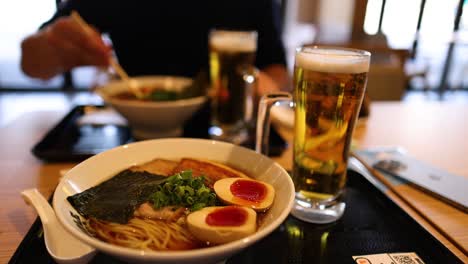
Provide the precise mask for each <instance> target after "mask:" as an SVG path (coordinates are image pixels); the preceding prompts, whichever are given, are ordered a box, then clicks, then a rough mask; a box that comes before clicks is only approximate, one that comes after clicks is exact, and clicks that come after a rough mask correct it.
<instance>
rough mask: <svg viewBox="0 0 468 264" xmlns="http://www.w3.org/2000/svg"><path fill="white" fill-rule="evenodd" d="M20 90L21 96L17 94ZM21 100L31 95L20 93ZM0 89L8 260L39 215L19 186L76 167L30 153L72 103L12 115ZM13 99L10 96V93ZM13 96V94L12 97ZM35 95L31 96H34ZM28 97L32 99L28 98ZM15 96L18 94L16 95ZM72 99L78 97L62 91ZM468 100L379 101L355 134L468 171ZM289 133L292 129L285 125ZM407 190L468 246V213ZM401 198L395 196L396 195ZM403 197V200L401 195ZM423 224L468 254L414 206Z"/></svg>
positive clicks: (0, 242) (0, 244)
mask: <svg viewBox="0 0 468 264" xmlns="http://www.w3.org/2000/svg"><path fill="white" fill-rule="evenodd" d="M15 96H16V97H15ZM15 96H13V98H14V100H17V105H20V104H21V100H24V99H25V98H29V97H27V96H22V95H15ZM2 98H3V99H5V96H4V95H0V135H1V137H0V146H1V148H0V157H1V158H0V171H1V177H0V186H1V188H0V200H1V201H2V202H1V203H2V206H1V207H0V208H1V209H0V210H1V211H0V263H6V262H8V260H9V259H10V257H11V256H12V254H13V253H14V251H15V249H16V248H17V247H18V245H19V243H20V242H21V240H22V239H23V237H24V236H25V235H26V233H27V232H28V230H29V228H30V226H31V225H32V223H33V221H34V220H35V218H36V214H35V212H34V211H33V209H31V208H30V207H29V206H27V205H25V203H24V202H23V200H22V199H21V197H20V195H19V193H20V191H22V190H24V189H27V188H38V189H39V191H40V192H41V193H43V194H44V195H45V196H49V195H50V194H52V192H53V191H54V188H55V186H56V184H57V183H58V179H59V172H60V170H62V169H67V168H70V167H72V166H73V165H74V164H73V163H43V162H42V161H40V160H37V159H36V158H35V157H34V156H33V155H32V154H31V151H30V150H31V148H32V146H34V144H35V143H37V142H38V141H39V140H40V139H41V138H42V136H43V135H44V134H45V133H46V132H47V131H48V130H49V129H50V128H51V127H52V126H53V125H54V124H55V123H56V122H58V121H59V120H60V119H61V118H62V117H63V116H64V115H65V114H66V113H67V111H68V110H69V109H70V106H69V105H67V104H63V105H60V106H59V107H57V106H56V107H55V108H54V110H53V111H45V110H41V111H34V109H25V108H27V105H28V104H27V103H25V104H24V105H23V108H21V109H20V110H21V111H22V112H23V114H18V115H13V116H14V117H15V118H13V119H12V120H7V121H8V122H6V121H5V120H4V118H5V116H10V117H11V116H12V113H11V109H10V110H9V111H5V109H3V108H2ZM10 99H11V98H10ZM10 99H9V100H10ZM29 99H30V98H29ZM29 99H28V100H29ZM11 100H13V99H11ZM59 100H64V101H65V102H68V103H69V104H71V103H72V102H73V98H71V97H70V98H68V97H67V98H65V99H63V98H62V97H59ZM467 117H468V105H467V104H455V105H451V104H447V103H424V104H423V103H417V104H406V103H374V104H373V105H372V107H371V115H370V118H369V120H368V121H367V123H366V125H365V126H362V127H360V128H359V129H358V130H357V131H356V139H357V140H359V142H360V145H361V146H362V147H367V146H376V145H379V146H382V145H391V146H396V145H398V146H402V147H404V148H405V149H406V150H408V152H409V153H410V154H412V155H413V156H415V157H416V158H419V159H421V160H423V161H426V162H429V163H431V164H433V165H435V166H438V167H440V168H443V169H446V170H448V171H450V172H452V173H456V174H460V175H463V176H465V177H468V163H467V161H468V158H467V154H468V151H467V150H468V140H466V138H465V137H466V136H467V135H468V123H467V120H468V119H467ZM281 133H282V134H283V135H285V136H287V137H290V135H288V133H289V132H287V131H281ZM290 155H291V151H290V150H288V151H286V152H285V154H284V155H283V156H282V157H280V158H278V159H277V160H278V162H280V163H281V164H282V165H283V166H285V167H286V168H290V166H291V161H290V160H291V156H290ZM407 192H408V195H412V197H413V196H414V199H418V200H417V201H418V204H420V206H421V207H422V208H424V209H425V210H428V211H429V212H430V214H431V215H432V220H433V221H434V222H437V223H438V224H440V225H442V226H446V227H448V230H449V232H450V234H451V235H452V236H453V237H454V238H455V239H456V241H457V242H459V243H460V244H461V245H462V247H464V249H465V252H466V248H468V216H467V215H466V214H463V213H461V214H460V213H459V212H458V213H457V212H454V211H453V210H454V209H453V208H451V207H450V206H447V205H445V204H443V203H440V202H438V201H436V200H434V199H433V198H431V197H427V196H425V195H424V194H421V193H418V192H416V191H414V190H407ZM395 199H396V198H395ZM397 202H400V203H401V201H397ZM401 206H402V207H404V208H406V209H407V210H409V213H410V214H411V215H412V216H413V217H415V218H416V219H417V220H418V221H419V222H420V223H421V224H422V225H423V226H424V227H426V228H427V229H428V230H429V231H430V232H431V233H433V234H434V236H435V237H437V238H438V239H439V240H440V241H441V242H442V243H443V244H445V245H446V246H447V247H448V248H449V249H450V250H452V251H453V252H454V253H455V254H456V255H457V256H458V257H460V258H461V259H462V260H463V261H464V262H468V257H467V256H466V255H465V254H464V253H463V249H462V250H460V249H459V248H457V247H455V246H454V245H453V244H452V243H450V242H449V241H448V240H447V239H446V238H444V236H442V235H440V234H439V233H438V232H437V231H436V230H435V229H434V228H433V227H431V225H429V224H428V223H427V222H426V221H424V219H422V218H421V217H420V216H418V215H417V214H415V213H414V212H411V209H410V208H408V207H407V206H406V205H405V204H404V203H401Z"/></svg>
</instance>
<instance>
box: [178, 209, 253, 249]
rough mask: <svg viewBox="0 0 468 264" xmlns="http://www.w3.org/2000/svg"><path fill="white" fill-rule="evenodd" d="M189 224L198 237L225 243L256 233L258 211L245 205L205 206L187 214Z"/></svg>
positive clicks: (216, 242) (210, 241)
mask: <svg viewBox="0 0 468 264" xmlns="http://www.w3.org/2000/svg"><path fill="white" fill-rule="evenodd" d="M187 226H188V229H189V230H190V232H191V233H192V234H193V235H194V236H195V237H196V238H197V239H199V240H201V241H206V242H209V243H212V244H223V243H228V242H231V241H234V240H238V239H241V238H244V237H246V236H249V235H251V234H253V233H255V231H256V229H257V213H256V212H255V211H254V210H252V209H251V208H248V207H243V206H213V207H205V208H203V209H200V210H198V211H195V212H193V213H191V214H189V215H188V216H187Z"/></svg>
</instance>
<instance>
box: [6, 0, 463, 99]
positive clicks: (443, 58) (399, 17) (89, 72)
mask: <svg viewBox="0 0 468 264" xmlns="http://www.w3.org/2000/svg"><path fill="white" fill-rule="evenodd" d="M276 1H278V4H279V5H280V7H281V16H282V34H283V39H284V43H285V46H286V49H287V52H288V66H289V68H290V70H291V71H292V67H293V64H294V62H293V55H294V49H295V48H296V47H298V46H301V45H305V44H326V45H337V46H347V47H354V48H361V49H366V50H369V51H371V52H372V54H373V55H372V67H371V70H370V73H369V83H368V92H369V95H370V97H371V99H372V100H402V99H405V98H406V97H407V96H411V95H414V94H418V96H420V95H424V96H426V97H427V96H429V97H430V98H433V97H434V96H435V97H434V98H437V100H444V99H446V98H448V97H450V96H451V95H453V94H456V95H459V96H460V97H461V98H465V99H462V100H466V101H468V99H466V98H468V96H467V95H466V94H468V14H467V11H468V10H467V9H468V0H444V1H442V0H412V1H405V0H276ZM58 2H60V1H59V0H56V1H54V0H35V1H25V0H17V1H0V36H1V41H0V92H7V91H14V92H19V91H31V90H33V91H51V90H71V91H73V90H81V91H83V90H86V89H89V87H90V86H92V84H93V81H94V80H95V78H96V70H95V69H93V68H89V67H84V68H79V69H76V70H73V71H72V72H71V73H68V74H65V75H63V76H59V77H56V78H54V79H53V80H50V81H47V82H45V81H41V80H35V79H31V78H28V77H26V76H25V75H24V74H23V73H22V72H21V69H20V67H19V60H20V43H21V41H22V39H23V38H24V37H25V36H26V35H28V34H30V33H32V32H34V31H36V30H37V28H38V26H39V25H40V24H42V23H43V22H44V21H46V20H47V19H49V18H50V17H51V16H52V14H53V13H54V11H55V9H56V6H57V4H58ZM25 6H27V7H28V8H24V7H25ZM431 96H432V97H431Z"/></svg>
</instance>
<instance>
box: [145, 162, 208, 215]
mask: <svg viewBox="0 0 468 264" xmlns="http://www.w3.org/2000/svg"><path fill="white" fill-rule="evenodd" d="M204 181H205V179H204V177H203V176H200V177H193V176H192V171H190V170H188V171H183V172H180V173H177V174H175V175H173V176H170V177H169V178H167V180H166V181H165V182H164V183H162V184H160V185H159V186H158V190H157V191H156V192H154V193H153V194H152V195H151V196H150V201H152V202H153V207H154V208H155V209H159V208H161V207H164V206H169V205H176V206H181V207H187V208H190V210H191V211H196V210H199V209H202V208H204V207H207V206H213V205H216V200H217V199H216V194H215V193H214V191H212V190H211V189H210V188H208V187H207V186H206V185H205V183H204Z"/></svg>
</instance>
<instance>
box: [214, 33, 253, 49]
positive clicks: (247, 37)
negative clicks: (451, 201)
mask: <svg viewBox="0 0 468 264" xmlns="http://www.w3.org/2000/svg"><path fill="white" fill-rule="evenodd" d="M210 45H211V46H212V47H213V48H215V49H216V50H223V51H228V52H239V51H240V52H252V51H256V50H257V37H256V36H255V35H252V34H250V33H249V32H240V31H223V32H218V33H217V34H213V35H211V37H210Z"/></svg>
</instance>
